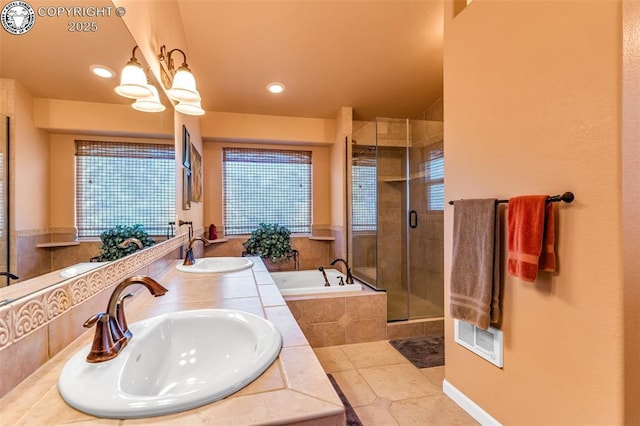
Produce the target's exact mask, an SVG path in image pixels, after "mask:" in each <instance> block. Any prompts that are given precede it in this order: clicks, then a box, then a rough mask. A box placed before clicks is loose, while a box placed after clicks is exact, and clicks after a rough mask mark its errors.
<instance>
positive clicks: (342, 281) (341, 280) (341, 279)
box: [338, 275, 344, 285]
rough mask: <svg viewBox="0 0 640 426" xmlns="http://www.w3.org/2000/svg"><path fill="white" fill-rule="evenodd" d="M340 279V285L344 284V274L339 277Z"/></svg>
mask: <svg viewBox="0 0 640 426" xmlns="http://www.w3.org/2000/svg"><path fill="white" fill-rule="evenodd" d="M338 280H339V281H338V285H344V278H342V275H340V276H339V277H338Z"/></svg>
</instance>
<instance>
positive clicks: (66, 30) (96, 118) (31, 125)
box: [0, 0, 175, 303]
mask: <svg viewBox="0 0 640 426" xmlns="http://www.w3.org/2000/svg"><path fill="white" fill-rule="evenodd" d="M61 3H62V5H65V4H66V3H68V2H65V1H62V2H61ZM29 5H30V6H31V7H32V9H33V11H34V13H35V15H36V20H35V23H34V24H33V27H32V28H31V29H30V30H29V31H28V32H25V33H23V34H11V33H10V32H9V31H5V30H0V46H1V48H0V114H4V116H2V117H0V119H1V120H0V121H2V123H0V137H2V138H4V139H5V140H4V141H3V143H5V145H6V147H7V149H10V150H11V152H10V155H9V153H8V152H7V151H3V150H2V148H0V157H1V158H0V176H2V177H1V178H0V181H1V182H0V184H1V185H2V186H1V188H0V207H1V210H0V211H1V212H2V213H0V233H1V234H0V272H11V273H13V274H15V275H16V276H18V277H19V278H18V279H13V278H10V277H6V276H2V275H0V303H2V301H3V300H6V299H16V298H19V297H23V296H25V295H27V294H30V293H32V292H33V291H37V290H40V289H41V288H43V287H44V286H48V285H53V284H56V283H59V282H61V281H63V280H66V279H69V278H71V277H73V276H74V272H78V271H80V272H84V271H86V270H88V269H90V268H93V267H98V266H101V265H103V263H97V262H91V260H92V259H95V257H96V256H97V255H98V254H100V253H101V250H100V248H101V246H102V243H101V241H100V239H99V238H97V237H96V236H95V235H96V234H95V233H94V237H83V236H82V235H81V233H80V232H79V231H78V227H77V217H78V210H79V208H78V207H79V205H80V204H81V203H82V202H83V201H78V197H77V193H76V191H77V188H76V186H77V185H75V183H74V182H75V179H76V174H77V170H76V157H77V145H76V141H78V140H85V141H94V142H95V141H97V142H101V143H111V142H115V143H121V144H132V143H133V144H159V145H166V146H171V147H172V148H173V145H174V135H173V111H172V108H171V104H170V103H169V101H168V100H167V99H166V98H164V94H163V93H162V91H160V96H161V97H162V98H161V101H162V103H163V104H164V105H165V106H166V107H167V110H166V111H164V112H161V113H145V112H140V111H135V110H133V109H132V108H131V104H132V102H133V100H132V99H126V98H123V97H121V96H119V95H117V94H116V93H115V91H114V88H115V87H116V86H117V85H118V84H119V76H120V72H121V70H122V69H123V67H124V66H125V64H126V63H127V62H128V61H129V60H130V58H131V57H132V50H133V48H134V47H135V46H136V42H135V40H134V39H133V38H132V37H131V35H130V33H129V31H128V30H127V28H126V26H125V25H124V23H123V21H122V19H120V18H119V17H117V16H116V15H115V13H114V12H113V11H114V10H115V9H114V7H113V4H112V3H111V2H110V1H106V0H98V1H92V2H87V3H86V5H87V6H86V7H91V8H94V9H92V10H96V11H99V10H102V11H103V12H101V13H96V14H95V16H92V17H91V18H85V19H83V20H86V21H91V22H93V23H95V25H88V26H84V25H79V23H78V22H76V21H78V19H74V18H73V17H69V16H67V15H66V12H64V11H63V10H62V9H63V8H57V7H56V8H54V7H51V4H50V3H45V2H43V1H30V2H29ZM68 5H71V3H69V4H68ZM56 6H58V5H56ZM73 6H77V4H76V3H74V4H73ZM84 6H85V5H84V4H83V7H84ZM108 10H110V11H111V12H110V13H107V12H106V11H108ZM136 58H137V60H138V62H140V63H141V64H142V65H143V66H144V67H145V68H147V65H146V62H145V61H144V58H143V57H142V55H141V54H140V53H139V52H137V55H136ZM94 65H104V66H106V67H108V68H110V69H111V70H112V71H114V73H115V75H114V76H113V77H112V78H100V77H98V76H96V75H94V74H92V72H91V71H92V70H91V68H92V66H94ZM147 75H148V78H150V79H151V80H150V82H151V83H154V84H155V85H156V87H159V85H158V84H157V82H155V80H153V73H151V72H147ZM0 145H1V144H0ZM9 158H10V159H11V166H10V168H9V170H10V173H9V179H6V176H7V173H6V172H4V170H5V168H6V167H7V163H6V160H8V159H9ZM137 168H139V167H138V166H136V165H124V166H122V167H121V170H110V169H109V168H105V167H100V165H97V166H94V169H93V170H94V171H95V170H99V171H101V172H103V173H105V174H106V175H120V174H122V173H123V170H135V169H137ZM87 182H90V183H94V182H95V179H93V180H92V178H91V176H89V177H88V178H87ZM172 190H173V193H175V184H174V185H173V188H172ZM134 195H135V194H134ZM164 196H165V197H170V196H171V192H169V193H168V195H167V194H165V195H164ZM172 202H173V205H174V207H175V195H173V200H172ZM89 214H90V213H89ZM129 217H131V215H129ZM172 217H175V214H173V215H172ZM123 222H125V220H124V219H123ZM135 223H143V220H140V221H138V220H135V221H134V220H127V221H126V222H125V223H119V224H121V225H134V224H135ZM164 223H165V224H166V225H167V226H166V227H165V228H163V229H162V230H158V229H155V230H153V231H151V230H150V231H149V234H151V235H153V237H154V239H157V240H164V239H166V238H167V235H168V234H169V233H170V231H169V229H168V223H167V222H166V221H165V222H164ZM87 226H89V227H90V226H92V225H87ZM97 226H99V225H97ZM131 247H132V249H131V251H134V250H133V249H136V247H135V246H131ZM72 266H78V267H77V268H76V269H74V270H69V269H68V268H69V267H72ZM65 272H66V274H65Z"/></svg>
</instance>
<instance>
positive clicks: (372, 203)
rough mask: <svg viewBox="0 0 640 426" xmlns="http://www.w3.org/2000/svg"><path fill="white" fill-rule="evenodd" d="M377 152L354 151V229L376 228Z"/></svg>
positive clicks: (352, 202)
mask: <svg viewBox="0 0 640 426" xmlns="http://www.w3.org/2000/svg"><path fill="white" fill-rule="evenodd" d="M376 179H377V174H376V154H375V151H363V152H358V153H354V155H353V160H352V165H351V222H352V229H353V230H354V231H375V229H376V222H377V221H376V214H377V210H376V203H377V194H378V191H377V188H376V186H377V184H376Z"/></svg>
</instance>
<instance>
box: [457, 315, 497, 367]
mask: <svg viewBox="0 0 640 426" xmlns="http://www.w3.org/2000/svg"><path fill="white" fill-rule="evenodd" d="M453 328H454V334H455V335H454V339H455V342H456V343H458V344H459V345H462V346H464V347H465V348H467V349H469V350H470V351H471V352H473V353H475V354H476V355H479V356H481V357H482V358H484V359H486V360H487V361H489V362H490V363H492V364H495V365H496V366H498V367H500V368H502V330H498V329H497V328H493V327H489V329H488V330H483V329H481V328H478V327H476V326H475V325H473V324H470V323H468V322H465V321H460V320H454V327H453Z"/></svg>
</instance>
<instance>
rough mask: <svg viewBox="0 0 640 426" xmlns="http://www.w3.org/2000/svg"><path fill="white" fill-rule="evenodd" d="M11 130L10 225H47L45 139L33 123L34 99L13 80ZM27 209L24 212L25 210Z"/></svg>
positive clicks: (18, 227)
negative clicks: (11, 200) (12, 151)
mask: <svg viewBox="0 0 640 426" xmlns="http://www.w3.org/2000/svg"><path fill="white" fill-rule="evenodd" d="M12 131H14V132H15V139H14V142H15V143H14V145H13V147H12V148H14V153H13V159H14V163H13V166H12V168H13V170H14V172H15V173H14V176H15V179H14V182H12V183H13V188H12V189H13V191H12V199H13V208H14V210H13V213H14V214H13V215H12V217H11V220H12V221H13V223H14V229H17V230H21V229H34V228H35V229H42V228H46V227H48V226H49V188H48V184H47V182H48V179H49V173H50V171H49V161H48V158H49V140H48V135H47V133H46V132H45V131H43V130H41V129H38V128H36V127H35V125H34V99H33V97H32V96H31V94H30V93H29V92H27V90H26V89H25V88H24V87H23V86H22V85H21V84H20V83H18V82H16V84H15V117H14V121H13V123H12ZM27 212H28V213H27Z"/></svg>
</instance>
